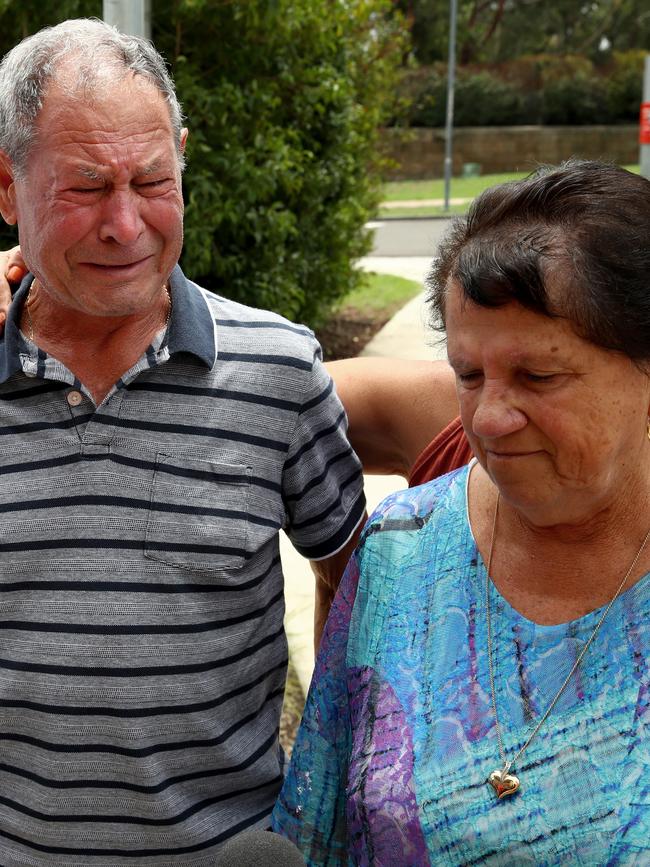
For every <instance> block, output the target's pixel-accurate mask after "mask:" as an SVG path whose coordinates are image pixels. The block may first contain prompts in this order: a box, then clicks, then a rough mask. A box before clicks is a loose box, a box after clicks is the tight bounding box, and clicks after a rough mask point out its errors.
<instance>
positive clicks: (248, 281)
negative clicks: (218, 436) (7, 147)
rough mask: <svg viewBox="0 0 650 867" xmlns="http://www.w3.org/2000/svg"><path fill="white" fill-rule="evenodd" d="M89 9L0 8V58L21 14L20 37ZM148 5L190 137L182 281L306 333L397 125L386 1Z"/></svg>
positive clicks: (365, 212) (356, 227)
mask: <svg viewBox="0 0 650 867" xmlns="http://www.w3.org/2000/svg"><path fill="white" fill-rule="evenodd" d="M97 5H98V3H96V2H91V0H87V2H84V0H57V2H50V0H43V2H37V0H0V24H4V23H5V21H11V22H12V24H11V27H10V28H9V31H5V33H4V34H3V37H2V38H3V43H4V44H3V45H2V48H3V50H4V51H6V50H7V49H8V48H9V47H11V45H13V44H14V43H15V42H16V41H17V39H18V38H20V37H21V36H22V35H25V34H24V32H22V31H21V30H20V27H21V25H20V23H19V22H18V17H19V16H18V10H20V9H21V8H24V7H26V6H28V7H30V12H29V15H27V16H26V19H25V20H26V21H27V24H25V25H23V26H27V27H28V29H29V31H30V32H34V31H35V30H37V29H39V27H41V26H43V25H44V24H46V23H55V22H56V21H59V20H62V19H63V18H65V17H73V16H76V15H88V14H99V13H100V12H101V10H98V9H97ZM152 5H153V10H152V12H153V15H152V24H153V41H154V43H155V44H156V46H157V48H158V49H159V50H160V51H161V52H162V53H163V55H164V56H165V57H166V58H167V59H168V60H169V62H170V65H171V71H172V74H173V76H174V78H175V80H176V85H177V90H178V94H179V97H180V99H181V101H182V103H183V107H184V111H185V114H186V116H187V125H188V127H189V129H190V137H189V143H188V168H187V169H186V174H185V178H184V193H185V201H186V219H185V247H184V253H183V260H182V264H183V266H184V269H185V271H186V273H187V274H188V275H189V276H191V277H192V278H193V279H195V280H197V281H198V282H200V283H202V284H203V285H205V286H206V287H207V288H209V289H210V290H212V291H215V292H218V293H222V294H225V295H227V296H228V297H230V298H234V299H236V300H241V301H243V302H246V303H249V304H253V305H257V306H261V307H268V308H271V309H273V310H276V311H278V312H280V313H283V314H284V315H286V316H289V317H290V318H293V319H299V320H303V321H307V322H309V323H310V324H312V325H315V324H318V322H319V321H320V320H322V318H323V317H324V315H325V314H326V313H327V311H328V309H329V308H330V307H331V305H332V304H333V303H334V302H335V301H336V300H337V299H338V298H339V297H341V296H342V295H343V294H345V293H346V292H348V291H349V290H350V289H352V288H354V287H355V286H356V285H357V284H358V282H359V280H360V277H359V274H358V272H357V270H356V269H355V267H354V260H355V259H356V258H357V257H359V256H361V255H363V254H364V253H366V252H367V251H368V249H369V245H370V240H369V237H368V234H367V231H366V230H365V228H364V226H365V223H366V222H367V219H368V218H369V216H371V214H372V213H373V212H374V208H375V204H376V202H377V200H378V198H379V189H380V181H379V168H380V164H381V160H380V158H379V157H378V148H377V132H378V128H379V127H380V125H381V123H382V122H383V121H384V120H385V118H386V117H387V116H389V115H390V114H392V113H393V112H394V110H395V109H394V102H395V98H396V97H395V94H396V82H397V77H398V72H399V66H400V64H401V62H402V59H403V56H404V54H405V53H406V52H407V44H406V40H407V35H406V28H405V27H404V26H403V22H402V20H401V18H400V16H399V15H396V14H395V10H394V5H393V3H392V2H391V0H153V4H152ZM36 12H38V14H36ZM32 13H34V14H32ZM11 28H13V29H11ZM16 29H18V31H19V32H18V33H16ZM8 32H9V34H10V35H9V37H8V38H7V39H6V40H5V36H7V33H8ZM4 51H3V53H4Z"/></svg>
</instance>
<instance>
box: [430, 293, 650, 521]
mask: <svg viewBox="0 0 650 867" xmlns="http://www.w3.org/2000/svg"><path fill="white" fill-rule="evenodd" d="M446 326H447V351H448V355H449V362H450V364H451V366H452V367H453V369H454V371H455V374H456V383H457V389H458V397H459V402H460V410H461V417H462V421H463V425H464V427H465V431H466V432H467V436H468V438H469V440H470V443H471V446H472V448H473V450H474V453H475V454H476V456H477V458H478V460H479V461H480V463H481V464H482V466H483V467H484V468H485V470H486V471H487V473H488V474H489V476H490V477H491V479H492V480H493V482H494V483H495V484H496V485H497V487H498V488H499V490H500V491H501V494H502V496H503V498H504V499H505V500H506V501H507V502H509V503H510V504H511V505H512V506H513V507H515V508H516V509H517V510H518V511H520V512H521V513H522V514H523V515H524V516H525V517H526V518H527V519H528V520H529V521H530V522H531V523H533V524H536V525H538V526H551V525H554V524H565V523H570V524H573V523H581V522H584V521H588V520H591V519H593V518H595V517H596V516H598V515H599V514H600V513H601V512H603V511H604V510H607V509H609V508H610V507H612V506H614V507H615V506H616V504H617V503H618V502H619V501H621V500H620V498H622V497H623V498H626V497H630V496H631V495H632V494H633V493H634V487H632V488H631V487H630V485H632V486H635V485H641V486H642V490H644V491H645V490H646V489H647V486H648V484H649V483H650V442H648V438H647V435H646V429H647V419H648V412H649V405H650V379H649V377H648V376H647V375H646V374H645V373H642V372H641V371H640V370H639V369H638V368H637V367H636V366H635V365H634V364H633V363H632V362H631V361H630V359H628V358H627V357H626V356H624V355H621V354H619V353H614V352H609V351H607V350H604V349H602V348H600V347H598V346H595V345H594V344H593V343H590V342H588V341H586V340H584V339H583V338H581V337H579V336H578V335H577V334H576V333H575V332H574V331H573V329H572V327H571V326H570V325H569V324H568V322H567V321H566V320H562V319H550V318H548V317H546V316H542V315H540V314H538V313H534V312H532V311H530V310H527V309H526V308H524V307H522V306H520V305H519V304H516V303H512V304H508V305H506V306H504V307H500V308H495V309H490V308H486V307H480V306H478V305H476V304H473V303H472V302H470V301H466V300H464V299H463V297H462V291H461V289H460V287H459V286H458V285H457V284H454V283H453V282H452V284H451V286H450V289H449V295H448V300H447V306H446ZM621 502H624V500H623V501H621Z"/></svg>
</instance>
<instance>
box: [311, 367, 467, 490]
mask: <svg viewBox="0 0 650 867" xmlns="http://www.w3.org/2000/svg"><path fill="white" fill-rule="evenodd" d="M326 367H327V369H328V371H329V373H330V375H331V376H332V377H333V379H334V382H335V383H336V390H337V393H338V395H339V397H340V399H341V401H342V403H343V406H344V407H345V410H346V412H347V414H348V422H349V428H348V436H349V439H350V442H351V443H352V447H353V448H354V450H355V451H356V453H357V454H358V455H359V458H360V459H361V463H362V464H363V468H364V471H365V472H366V473H376V474H379V475H388V474H392V473H395V474H397V475H400V476H404V477H405V478H408V475H409V473H410V471H411V468H412V466H413V464H414V462H415V460H416V458H417V457H418V455H419V454H420V452H421V451H422V449H423V448H424V447H425V446H426V445H428V444H429V443H430V442H431V440H432V439H433V438H434V437H435V436H436V435H437V434H439V433H440V431H441V430H443V428H444V427H446V426H447V424H449V422H450V421H451V420H452V419H454V418H455V417H456V416H457V415H458V402H457V399H456V388H455V384H454V375H453V372H452V370H451V368H450V367H449V365H448V364H447V363H446V362H444V361H404V360H401V359H397V358H346V359H343V360H341V361H330V362H328V364H327V365H326Z"/></svg>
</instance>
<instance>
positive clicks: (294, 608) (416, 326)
mask: <svg viewBox="0 0 650 867" xmlns="http://www.w3.org/2000/svg"><path fill="white" fill-rule="evenodd" d="M359 264H360V267H362V268H364V269H366V270H368V271H376V272H377V273H381V274H394V275H396V276H398V277H406V278H407V279H409V280H416V281H418V282H422V281H423V280H424V277H425V276H426V274H427V271H428V269H429V267H430V264H431V257H398V256H387V257H377V256H373V257H368V258H366V259H362V260H361V261H360V263H359ZM361 354H362V355H371V356H372V355H374V356H383V357H394V358H406V359H412V360H418V359H434V358H444V357H445V352H444V346H443V345H442V344H441V342H440V340H439V338H437V336H436V335H434V334H433V333H432V332H431V331H429V330H428V329H427V327H426V311H425V308H424V291H423V292H422V293H421V294H420V295H418V296H417V297H416V298H414V299H413V300H412V301H410V302H409V303H408V304H406V306H405V307H403V308H402V309H401V310H400V311H399V312H398V313H397V314H396V315H395V316H394V317H393V319H391V320H390V322H388V323H387V324H386V325H385V326H384V327H383V328H382V329H381V331H379V332H378V333H377V334H376V335H375V337H374V338H373V339H372V340H371V341H370V343H368V344H367V346H366V347H365V349H364V350H363V352H362V353H361ZM404 487H405V481H404V479H403V478H402V477H401V476H366V477H365V489H366V498H367V500H368V511H369V512H371V511H372V510H373V509H374V508H375V506H376V505H377V504H378V503H379V502H380V501H381V500H382V499H383V498H384V497H385V496H387V495H388V494H390V493H392V492H393V491H397V490H399V489H401V488H404ZM280 550H281V554H282V565H283V568H284V575H285V598H286V615H285V626H286V630H287V636H288V639H289V653H290V656H291V660H292V663H293V665H294V667H295V669H296V672H297V673H298V677H299V678H300V682H301V684H302V687H303V689H304V690H305V692H306V691H307V688H308V686H309V681H310V679H311V673H312V670H313V667H314V650H313V620H314V576H313V573H312V571H311V568H310V566H309V564H308V563H307V561H306V560H304V559H303V558H302V557H301V556H300V555H299V554H297V553H296V552H295V551H294V549H293V548H292V546H291V544H290V543H289V541H288V539H287V538H286V537H285V536H284V534H281V543H280Z"/></svg>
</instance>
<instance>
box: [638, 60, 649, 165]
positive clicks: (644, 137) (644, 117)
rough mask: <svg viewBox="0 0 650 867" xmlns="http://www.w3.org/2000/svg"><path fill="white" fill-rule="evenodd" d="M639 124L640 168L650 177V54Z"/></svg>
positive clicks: (644, 75) (646, 62) (645, 70)
mask: <svg viewBox="0 0 650 867" xmlns="http://www.w3.org/2000/svg"><path fill="white" fill-rule="evenodd" d="M642 100H643V101H642V102H641V118H640V125H639V168H640V171H641V174H642V175H643V177H644V178H648V179H650V54H646V58H645V69H644V72H643V97H642Z"/></svg>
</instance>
